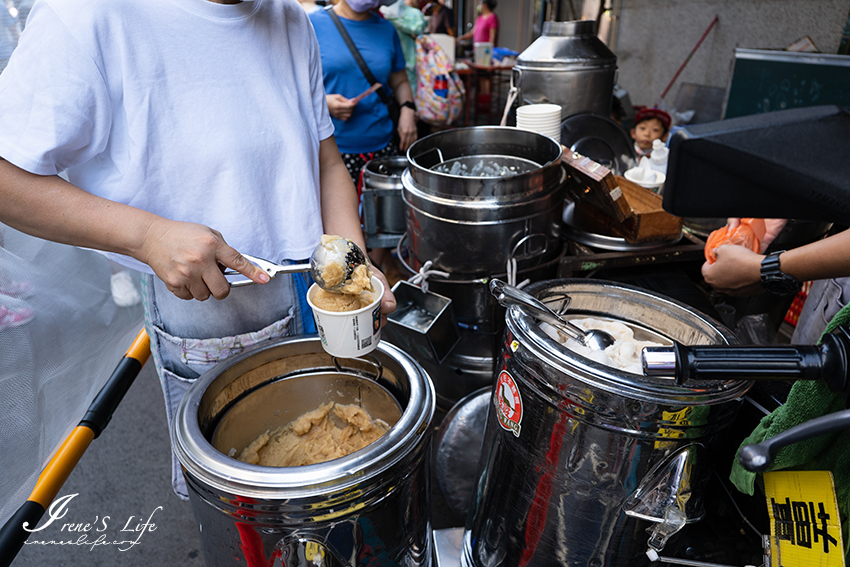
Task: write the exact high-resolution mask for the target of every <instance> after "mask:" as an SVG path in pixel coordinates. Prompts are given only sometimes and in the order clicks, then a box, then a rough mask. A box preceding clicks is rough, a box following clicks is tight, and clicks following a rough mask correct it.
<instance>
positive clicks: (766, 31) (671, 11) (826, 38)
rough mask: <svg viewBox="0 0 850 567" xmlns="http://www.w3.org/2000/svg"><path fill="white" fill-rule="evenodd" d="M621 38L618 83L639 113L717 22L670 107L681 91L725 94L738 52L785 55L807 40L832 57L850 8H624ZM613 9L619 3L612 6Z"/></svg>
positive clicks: (811, 2) (752, 4) (840, 0)
mask: <svg viewBox="0 0 850 567" xmlns="http://www.w3.org/2000/svg"><path fill="white" fill-rule="evenodd" d="M621 2H622V8H621V10H620V12H619V21H617V22H615V24H616V25H614V26H613V27H614V30H615V32H614V33H615V34H616V37H612V38H610V39H609V46H611V47H613V50H614V51H615V53H616V54H617V64H618V67H619V78H618V83H619V84H620V86H622V87H623V88H625V89H626V90H627V91H628V92H629V96H630V98H631V102H632V103H633V104H635V105H648V106H653V105H654V104H655V103H656V101H657V100H658V98H659V97H660V95H661V93H662V92H663V91H664V89H665V87H667V85H668V83H669V82H670V80H671V79H672V78H673V76H674V75H675V74H676V70H677V69H678V68H679V66H680V65H681V64H682V63H683V62H684V61H685V59H686V58H687V57H688V54H689V53H690V52H691V50H692V49H693V48H694V46H695V45H696V43H697V41H699V39H700V37H701V36H702V34H703V33H704V32H705V30H706V28H708V26H709V24H711V21H712V20H713V19H714V16H715V15H717V16H718V18H719V20H718V22H717V24H716V25H715V26H714V28H713V29H712V30H711V32H710V33H709V35H708V36H707V37H706V39H705V41H703V43H702V45H701V46H700V48H699V49H698V50H697V51H696V52H695V53H694V55H693V57H692V58H691V60H690V61H689V62H688V64H687V66H686V67H685V69H684V70H683V71H682V73H681V74H680V75H679V77H678V79H677V80H676V82H675V84H674V85H673V86H672V87H671V88H670V90H669V92H668V93H667V96H666V97H665V102H668V103H669V104H670V105H672V104H673V103H674V102H675V100H676V95H677V93H678V92H679V87H680V85H681V84H683V83H696V84H700V85H707V86H712V87H721V88H723V89H726V88H727V87H728V84H729V80H730V78H731V76H732V65H733V62H734V51H735V48H737V47H741V48H750V49H782V48H785V47H786V46H787V45H788V44H790V43H791V42H793V41H795V40H797V39H799V38H801V37H803V36H806V35H808V36H809V37H811V38H812V40H813V41H814V43H815V45H816V46H817V47H818V48H819V49H820V51H822V52H824V53H835V52H836V51H837V49H838V45H839V42H840V39H841V34H842V32H843V30H844V26H845V24H846V23H847V18H848V15H850V0H621ZM614 3H615V4H616V1H615V2H614Z"/></svg>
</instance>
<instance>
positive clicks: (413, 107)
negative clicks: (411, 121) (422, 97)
mask: <svg viewBox="0 0 850 567" xmlns="http://www.w3.org/2000/svg"><path fill="white" fill-rule="evenodd" d="M399 106H401V107H402V108H409V109H410V110H412V111H413V112H416V105H415V104H413V103H412V102H410V101H409V100H406V101H404V102H403V103H401V104H400V105H399Z"/></svg>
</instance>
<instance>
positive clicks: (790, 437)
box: [738, 410, 850, 472]
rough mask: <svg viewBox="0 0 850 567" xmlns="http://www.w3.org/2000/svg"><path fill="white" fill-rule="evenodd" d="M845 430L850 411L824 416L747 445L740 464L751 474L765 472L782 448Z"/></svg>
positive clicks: (743, 448)
mask: <svg viewBox="0 0 850 567" xmlns="http://www.w3.org/2000/svg"><path fill="white" fill-rule="evenodd" d="M845 429H850V410H843V411H839V412H835V413H831V414H828V415H824V416H821V417H818V418H816V419H812V420H809V421H806V422H804V423H801V424H800V425H796V426H794V427H792V428H791V429H788V430H786V431H783V432H782V433H780V434H778V435H775V436H773V437H771V438H770V439H767V440H766V441H762V442H761V443H756V444H754V445H745V446H743V447H742V448H741V450H740V451H739V452H738V462H740V463H741V466H743V467H744V468H745V469H747V470H748V471H750V472H765V471H766V470H767V467H768V465H770V455H771V453H775V452H776V451H778V450H779V449H781V448H782V447H787V446H788V445H791V444H793V443H799V442H800V441H806V440H808V439H811V438H812V437H817V436H819V435H826V434H828V433H835V432H837V431H843V430H845Z"/></svg>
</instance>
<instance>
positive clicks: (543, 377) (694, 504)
mask: <svg viewBox="0 0 850 567" xmlns="http://www.w3.org/2000/svg"><path fill="white" fill-rule="evenodd" d="M525 289H526V291H528V292H529V293H531V294H532V295H535V296H536V297H538V298H540V299H541V300H544V301H545V299H544V298H545V296H546V295H547V294H548V293H550V292H565V293H567V294H568V295H569V296H570V297H571V298H572V302H571V304H570V306H569V311H568V313H569V314H571V315H576V316H578V315H582V316H594V317H602V318H608V319H614V320H619V321H622V322H625V323H627V324H629V325H630V326H632V327H634V328H636V329H637V330H638V331H637V333H636V336H637V338H639V339H641V340H655V341H669V340H677V341H680V342H682V343H683V344H731V343H734V342H737V341H736V339H735V338H734V336H733V335H732V334H731V333H730V332H729V331H728V330H727V329H726V328H724V327H723V326H722V325H720V324H719V323H717V322H715V321H713V320H711V319H709V318H707V317H705V316H703V315H701V314H699V313H697V312H695V311H693V310H692V309H690V308H689V307H687V306H685V305H684V304H681V303H678V302H676V301H674V300H671V299H668V298H665V297H662V296H660V295H657V294H653V293H651V292H647V291H645V290H641V289H639V288H635V287H631V286H626V285H622V284H616V283H613V282H604V281H595V280H550V281H544V282H539V283H535V284H532V285H530V286H528V287H527V288H525ZM506 324H507V330H506V332H505V336H504V340H503V346H502V350H501V354H500V356H499V358H498V359H497V360H498V361H499V365H498V367H497V370H496V374H497V378H496V384H495V386H494V389H493V396H492V400H493V403H492V404H491V406H490V408H489V414H488V416H487V426H486V431H485V437H484V443H483V452H482V457H481V461H480V463H479V467H478V475H479V478H478V482H477V487H476V489H475V491H474V502H473V504H472V509H471V511H470V515H469V518H468V520H467V526H466V532H465V536H464V548H463V562H464V564H465V565H467V566H469V567H471V566H474V567H495V566H496V565H527V566H531V567H539V566H546V567H548V566H571V567H572V566H576V565H582V566H603V565H604V566H606V567H616V566H630V567H631V566H635V565H648V564H649V560H648V559H647V557H646V555H645V552H646V550H647V549H648V547H649V546H652V547H654V548H656V549H660V548H663V547H664V544H665V543H666V541H667V538H668V537H670V535H671V534H674V533H675V532H677V531H678V530H680V529H681V528H682V527H683V526H684V525H686V524H687V523H689V522H694V521H697V520H699V519H700V518H701V517H702V514H703V511H702V496H703V490H704V489H703V485H704V482H705V480H706V476H707V475H708V474H709V473H710V471H711V462H712V461H711V457H712V452H713V449H714V448H716V447H717V442H718V439H720V438H721V435H722V434H723V433H724V430H725V429H726V428H727V426H728V425H729V424H731V422H732V418H733V416H734V415H735V413H736V412H737V410H738V407H739V405H740V401H741V398H742V396H743V395H744V394H745V393H746V392H747V390H748V389H749V387H750V385H751V383H750V382H746V381H738V380H735V381H728V382H721V381H714V382H703V383H700V384H698V385H692V384H687V383H686V384H683V385H681V386H672V387H671V386H670V385H669V384H665V383H664V381H663V380H655V379H650V378H645V377H643V376H638V375H634V374H629V373H626V372H623V371H619V370H615V369H613V368H609V367H607V366H603V365H601V364H599V363H596V362H594V361H591V360H589V359H586V358H584V357H582V356H580V355H578V354H575V353H573V352H572V351H569V350H567V349H566V348H565V347H563V346H562V345H561V344H560V343H558V342H556V341H554V340H552V339H551V338H549V336H548V335H546V334H545V333H544V332H543V331H542V330H541V329H540V327H539V325H538V323H537V322H536V321H535V320H534V319H533V318H531V317H529V316H527V315H523V314H522V313H521V312H520V311H518V310H516V309H514V308H511V309H509V310H508V313H507V317H506ZM646 528H649V529H650V533H649V534H647V532H646V531H645V530H646Z"/></svg>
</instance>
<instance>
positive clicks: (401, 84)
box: [389, 69, 413, 104]
mask: <svg viewBox="0 0 850 567" xmlns="http://www.w3.org/2000/svg"><path fill="white" fill-rule="evenodd" d="M389 82H390V89H392V91H393V93H395V99H396V100H397V101H398V103H399V104H404V103H405V102H413V89H412V88H411V87H410V81H409V80H408V79H407V72H406V71H404V70H403V69H402V70H401V71H396V72H395V73H392V74H391V75H390V81H389Z"/></svg>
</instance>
